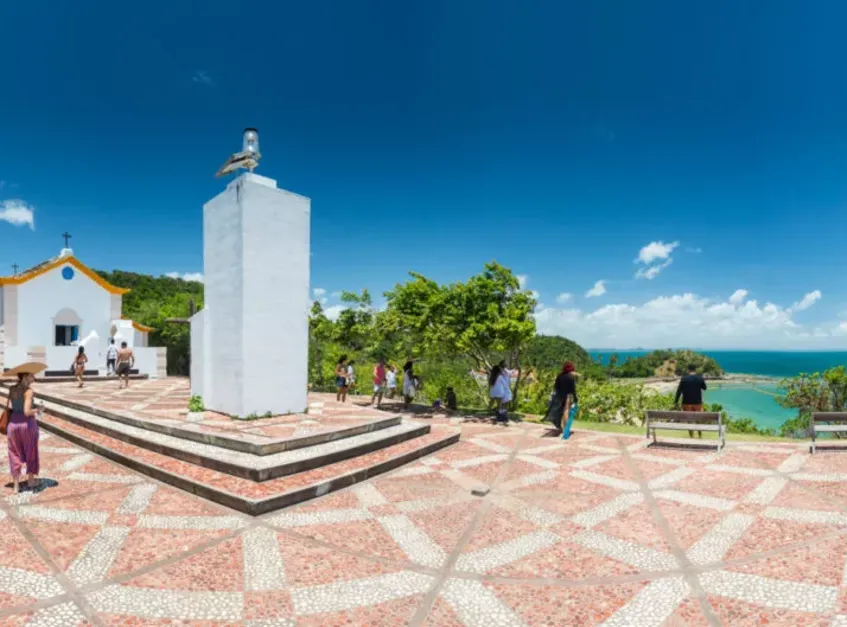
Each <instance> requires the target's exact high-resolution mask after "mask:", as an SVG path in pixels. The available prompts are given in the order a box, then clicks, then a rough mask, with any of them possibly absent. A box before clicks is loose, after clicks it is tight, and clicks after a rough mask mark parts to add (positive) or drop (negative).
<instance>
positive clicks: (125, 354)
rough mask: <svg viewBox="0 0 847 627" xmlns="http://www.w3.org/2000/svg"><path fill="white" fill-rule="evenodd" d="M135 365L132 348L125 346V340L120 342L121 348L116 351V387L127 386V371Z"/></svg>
mask: <svg viewBox="0 0 847 627" xmlns="http://www.w3.org/2000/svg"><path fill="white" fill-rule="evenodd" d="M134 365H135V355H133V354H132V349H131V348H129V347H127V345H126V342H121V350H119V351H118V364H117V373H118V389H121V388H122V387H124V388H128V387H129V373H130V370H132V367H133V366H134Z"/></svg>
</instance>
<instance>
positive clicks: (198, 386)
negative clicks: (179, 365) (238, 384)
mask: <svg viewBox="0 0 847 627" xmlns="http://www.w3.org/2000/svg"><path fill="white" fill-rule="evenodd" d="M205 311H206V310H205V309H201V310H200V311H198V312H197V313H196V314H194V315H193V316H192V317H191V372H190V373H189V374H190V375H191V395H192V396H202V397H203V402H204V403H205V402H206V400H207V399H206V395H205V393H204V388H205V385H204V380H203V377H204V372H205V369H204V368H203V356H204V355H205V346H204V344H205V340H206V336H205V332H204V328H203V327H204V325H203V321H204V319H205Z"/></svg>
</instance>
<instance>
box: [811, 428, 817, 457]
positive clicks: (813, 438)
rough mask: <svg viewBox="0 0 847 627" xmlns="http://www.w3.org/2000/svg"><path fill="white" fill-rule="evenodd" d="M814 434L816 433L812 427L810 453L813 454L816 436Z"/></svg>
mask: <svg viewBox="0 0 847 627" xmlns="http://www.w3.org/2000/svg"><path fill="white" fill-rule="evenodd" d="M816 436H817V434H816V433H815V430H814V429H812V455H814V454H815V438H816Z"/></svg>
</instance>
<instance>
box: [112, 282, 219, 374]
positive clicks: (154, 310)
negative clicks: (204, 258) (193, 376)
mask: <svg viewBox="0 0 847 627" xmlns="http://www.w3.org/2000/svg"><path fill="white" fill-rule="evenodd" d="M96 272H97V274H99V275H100V276H102V277H103V278H104V279H106V280H107V281H108V282H109V283H111V284H112V285H117V286H118V287H125V288H129V289H130V290H131V291H130V292H129V293H128V294H126V295H124V297H123V315H124V317H126V318H129V319H131V320H134V321H136V322H139V323H141V324H144V325H147V326H151V327H153V328H154V329H155V331H153V332H151V333H150V345H151V346H166V347H167V348H168V374H174V375H187V374H188V369H189V360H188V354H189V350H190V347H191V340H190V333H189V327H188V325H185V324H172V323H167V322H165V320H166V319H167V318H187V317H188V315H189V307H190V302H191V301H192V300H193V301H194V302H195V304H196V306H197V308H198V309H199V308H200V307H202V305H203V284H202V283H197V282H194V281H183V280H182V279H172V278H170V277H165V276H160V277H153V276H149V275H146V274H136V273H135V272H123V271H121V270H114V271H112V272H104V271H102V270H97V271H96Z"/></svg>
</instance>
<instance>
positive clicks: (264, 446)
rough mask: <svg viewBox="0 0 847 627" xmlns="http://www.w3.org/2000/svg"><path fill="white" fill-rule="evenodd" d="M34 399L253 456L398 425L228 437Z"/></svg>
mask: <svg viewBox="0 0 847 627" xmlns="http://www.w3.org/2000/svg"><path fill="white" fill-rule="evenodd" d="M6 394H7V390H6V389H5V388H0V396H5V395H6ZM35 396H36V399H37V400H38V401H42V402H43V403H44V406H45V408H47V409H48V410H49V411H51V413H53V414H56V415H57V416H60V417H63V418H71V417H72V416H74V415H75V414H74V413H73V412H74V411H77V412H84V413H86V414H89V415H92V416H97V417H100V418H105V419H107V420H109V421H111V422H113V423H121V424H125V425H129V426H131V427H136V428H138V429H145V430H148V431H154V432H156V433H161V434H164V435H170V436H173V437H176V438H181V439H183V440H190V441H192V442H197V443H200V444H210V445H214V446H217V447H220V448H224V449H229V450H232V451H240V452H243V453H250V454H253V455H273V454H275V453H280V452H282V451H291V450H294V449H297V448H303V447H306V446H313V445H315V444H322V443H324V442H331V441H334V440H339V439H342V438H349V437H353V436H356V435H360V434H363V433H371V432H374V431H379V430H381V429H387V428H389V427H393V426H396V425H399V424H400V421H401V418H400V417H399V416H386V417H385V418H377V419H374V420H372V421H368V422H365V423H361V424H356V425H354V426H349V427H340V428H338V429H333V430H331V431H323V432H320V433H313V434H308V435H302V436H297V437H291V438H285V439H269V438H267V437H253V438H251V437H250V436H245V435H243V434H238V435H235V436H229V435H227V434H225V433H211V432H209V431H206V430H203V428H202V426H199V425H193V424H190V423H187V422H185V423H181V424H172V423H169V422H167V421H161V420H151V419H149V418H145V417H144V416H139V415H134V414H132V413H131V412H121V411H113V410H109V409H104V408H102V407H97V406H94V405H87V404H84V403H78V402H74V401H70V400H68V399H65V398H62V397H60V396H57V395H55V394H51V393H50V391H49V389H48V391H47V392H44V391H43V390H41V389H40V390H38V391H36V394H35Z"/></svg>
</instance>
